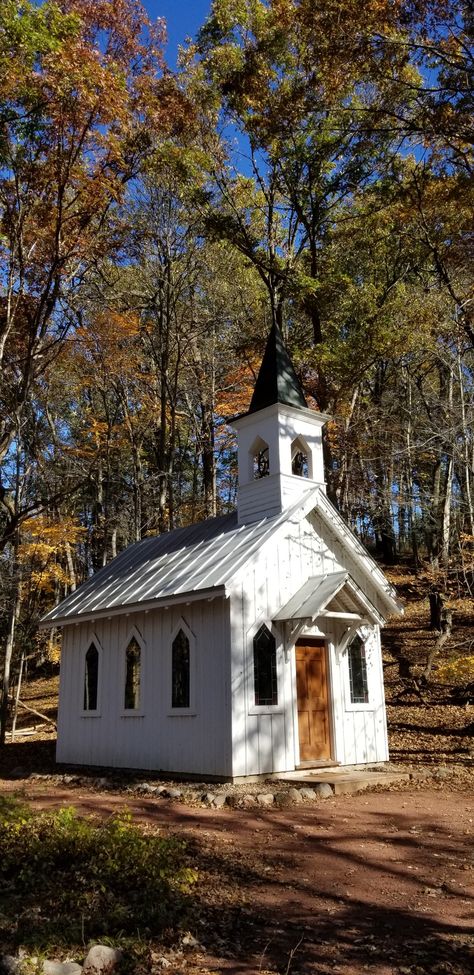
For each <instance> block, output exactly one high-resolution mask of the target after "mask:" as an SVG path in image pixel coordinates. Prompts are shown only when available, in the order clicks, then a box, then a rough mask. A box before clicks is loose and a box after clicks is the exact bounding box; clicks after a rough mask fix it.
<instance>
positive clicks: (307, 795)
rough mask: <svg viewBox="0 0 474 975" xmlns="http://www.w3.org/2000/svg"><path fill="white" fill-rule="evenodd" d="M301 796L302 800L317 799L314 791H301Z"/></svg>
mask: <svg viewBox="0 0 474 975" xmlns="http://www.w3.org/2000/svg"><path fill="white" fill-rule="evenodd" d="M300 796H301V798H302V799H311V800H313V799H316V793H315V791H314V789H300Z"/></svg>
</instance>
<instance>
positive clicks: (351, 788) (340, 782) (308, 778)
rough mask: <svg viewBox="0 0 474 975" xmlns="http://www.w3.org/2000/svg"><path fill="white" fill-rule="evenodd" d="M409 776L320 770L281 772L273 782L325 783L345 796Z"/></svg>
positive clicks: (393, 773) (392, 782) (336, 793)
mask: <svg viewBox="0 0 474 975" xmlns="http://www.w3.org/2000/svg"><path fill="white" fill-rule="evenodd" d="M409 779H410V776H409V774H408V772H382V771H381V772H363V771H354V772H351V771H346V770H344V769H337V768H336V769H331V770H327V769H325V770H324V771H321V770H320V769H316V768H315V769H313V770H311V771H310V770H309V769H308V770H305V772H301V771H296V772H283V773H281V774H280V775H275V776H274V777H273V780H274V781H276V782H286V783H287V784H288V783H289V782H291V785H293V786H296V787H298V786H301V787H303V786H305V787H308V786H309V787H310V788H311V786H312V785H317V784H318V783H319V782H326V783H327V784H328V785H330V786H331V788H332V790H333V792H334V794H335V795H336V796H339V795H347V794H348V793H352V792H363V790H364V789H368V788H369V787H370V786H373V785H382V786H384V785H385V786H389V785H393V784H394V783H398V782H408V781H409Z"/></svg>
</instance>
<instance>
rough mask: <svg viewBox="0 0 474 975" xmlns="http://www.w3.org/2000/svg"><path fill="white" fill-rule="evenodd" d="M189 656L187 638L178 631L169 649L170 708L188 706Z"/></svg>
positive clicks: (182, 632)
mask: <svg viewBox="0 0 474 975" xmlns="http://www.w3.org/2000/svg"><path fill="white" fill-rule="evenodd" d="M190 673H191V655H190V648H189V637H187V636H186V633H185V632H184V630H183V629H180V630H178V633H177V634H176V636H175V638H174V640H173V643H172V647H171V707H172V708H189V706H190Z"/></svg>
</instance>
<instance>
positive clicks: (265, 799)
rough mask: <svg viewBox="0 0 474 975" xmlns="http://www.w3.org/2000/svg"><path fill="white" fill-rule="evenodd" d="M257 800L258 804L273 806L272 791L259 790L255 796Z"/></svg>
mask: <svg viewBox="0 0 474 975" xmlns="http://www.w3.org/2000/svg"><path fill="white" fill-rule="evenodd" d="M257 802H258V805H259V806H273V803H274V796H273V792H261V793H260V794H259V795H258V796H257Z"/></svg>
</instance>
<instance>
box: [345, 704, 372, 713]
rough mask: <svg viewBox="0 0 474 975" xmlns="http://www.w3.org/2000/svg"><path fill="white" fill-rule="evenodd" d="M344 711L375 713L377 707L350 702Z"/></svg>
mask: <svg viewBox="0 0 474 975" xmlns="http://www.w3.org/2000/svg"><path fill="white" fill-rule="evenodd" d="M345 710H346V711H376V710H377V705H376V704H370V702H369V703H368V704H352V702H350V703H349V704H346V707H345Z"/></svg>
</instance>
